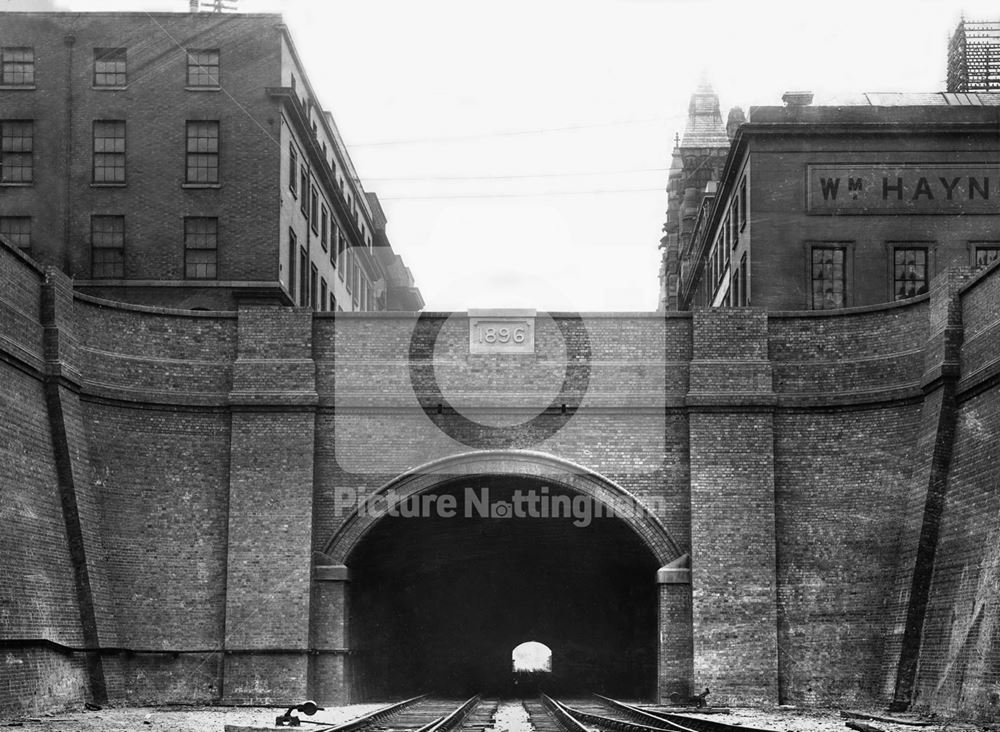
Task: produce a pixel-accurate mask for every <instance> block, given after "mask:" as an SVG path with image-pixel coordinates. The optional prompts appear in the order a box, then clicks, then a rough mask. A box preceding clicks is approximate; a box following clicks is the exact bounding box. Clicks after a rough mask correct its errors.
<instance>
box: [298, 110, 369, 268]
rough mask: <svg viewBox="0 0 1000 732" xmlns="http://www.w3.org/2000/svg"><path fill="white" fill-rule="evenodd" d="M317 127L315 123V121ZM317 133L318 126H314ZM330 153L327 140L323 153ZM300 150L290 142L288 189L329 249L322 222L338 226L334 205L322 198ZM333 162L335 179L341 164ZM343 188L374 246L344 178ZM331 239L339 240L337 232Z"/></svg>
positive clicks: (363, 232) (364, 237)
mask: <svg viewBox="0 0 1000 732" xmlns="http://www.w3.org/2000/svg"><path fill="white" fill-rule="evenodd" d="M314 128H315V124H314ZM314 132H315V129H314ZM326 154H327V148H326V143H323V155H324V158H325V157H326ZM299 159H300V155H299V149H298V147H297V146H296V145H295V143H294V142H289V143H288V190H289V191H290V192H291V194H292V198H296V199H299V208H300V210H301V211H302V214H303V215H304V216H305V217H306V220H307V221H309V222H310V227H311V228H312V231H313V233H314V234H316V235H318V236H320V237H321V239H320V243H321V244H322V246H323V250H324V251H326V248H327V240H328V239H327V237H326V236H324V235H323V233H322V232H323V231H324V229H323V227H322V221H323V218H324V216H326V217H327V218H329V220H330V225H331V226H336V225H335V223H334V221H333V214H332V211H331V210H330V208H328V207H327V204H326V201H324V200H321V198H320V193H319V186H318V185H317V184H316V181H315V179H314V178H313V176H312V174H311V173H310V170H309V166H308V165H306V162H305V156H302V157H301V159H302V163H301V165H300V164H299ZM327 162H328V163H329V167H330V172H331V173H332V174H333V176H334V179H335V180H337V165H336V163H335V162H334V161H333V160H330V159H328V158H327ZM340 191H341V193H342V194H343V196H344V201H345V203H346V205H347V208H348V209H349V210H350V211H351V213H352V215H353V218H354V222H355V223H356V224H357V226H358V230H359V231H360V232H361V238H362V240H363V241H365V242H366V243H367V244H368V245H369V246H371V236H370V234H369V232H367V231H366V230H365V224H364V222H363V221H362V220H361V212H360V210H359V209H358V207H357V205H356V204H355V202H354V199H352V197H351V194H350V193H349V192H348V191H347V186H346V183H345V181H344V179H342V178H341V179H340ZM329 241H330V242H336V235H333V234H331V236H330V237H329Z"/></svg>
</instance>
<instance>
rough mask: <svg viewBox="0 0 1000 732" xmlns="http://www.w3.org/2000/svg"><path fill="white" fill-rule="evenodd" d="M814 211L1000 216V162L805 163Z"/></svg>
mask: <svg viewBox="0 0 1000 732" xmlns="http://www.w3.org/2000/svg"><path fill="white" fill-rule="evenodd" d="M806 185H807V191H808V212H809V213H812V214H887V213H889V214H892V213H909V214H1000V165H996V164H977V163H970V164H966V165H949V164H937V163H905V164H895V165H893V164H889V165H870V164H856V165H808V166H806Z"/></svg>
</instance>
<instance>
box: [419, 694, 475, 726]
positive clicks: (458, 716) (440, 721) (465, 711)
mask: <svg viewBox="0 0 1000 732" xmlns="http://www.w3.org/2000/svg"><path fill="white" fill-rule="evenodd" d="M479 701H480V696H479V694H476V695H475V696H474V697H471V698H470V699H466V700H465V701H464V702H463V703H462V704H460V705H459V706H458V707H456V708H455V710H454V711H452V712H449V713H448V714H446V715H444V716H443V717H438V718H437V719H435V720H434V721H433V722H429V723H427V724H425V725H424V726H423V727H421V728H420V729H418V730H417V732H448V730H450V729H452V728H453V727H455V726H456V725H458V724H461V723H462V720H463V719H465V718H466V717H467V716H468V715H469V712H471V711H472V710H473V709H474V708H475V707H476V705H477V704H479Z"/></svg>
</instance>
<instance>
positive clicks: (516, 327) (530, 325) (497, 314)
mask: <svg viewBox="0 0 1000 732" xmlns="http://www.w3.org/2000/svg"><path fill="white" fill-rule="evenodd" d="M534 352H535V311H534V310H470V311H469V353H534Z"/></svg>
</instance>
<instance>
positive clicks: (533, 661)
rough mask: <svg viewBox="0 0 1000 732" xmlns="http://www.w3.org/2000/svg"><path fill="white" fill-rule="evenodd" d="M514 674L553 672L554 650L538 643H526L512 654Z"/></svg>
mask: <svg viewBox="0 0 1000 732" xmlns="http://www.w3.org/2000/svg"><path fill="white" fill-rule="evenodd" d="M510 657H511V661H512V663H513V667H514V673H540V672H546V673H551V672H552V649H551V648H549V647H548V646H547V645H545V644H544V643H539V642H538V641H526V642H524V643H522V644H521V645H519V646H517V647H516V648H515V649H514V650H513V651H512V652H511V654H510Z"/></svg>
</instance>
